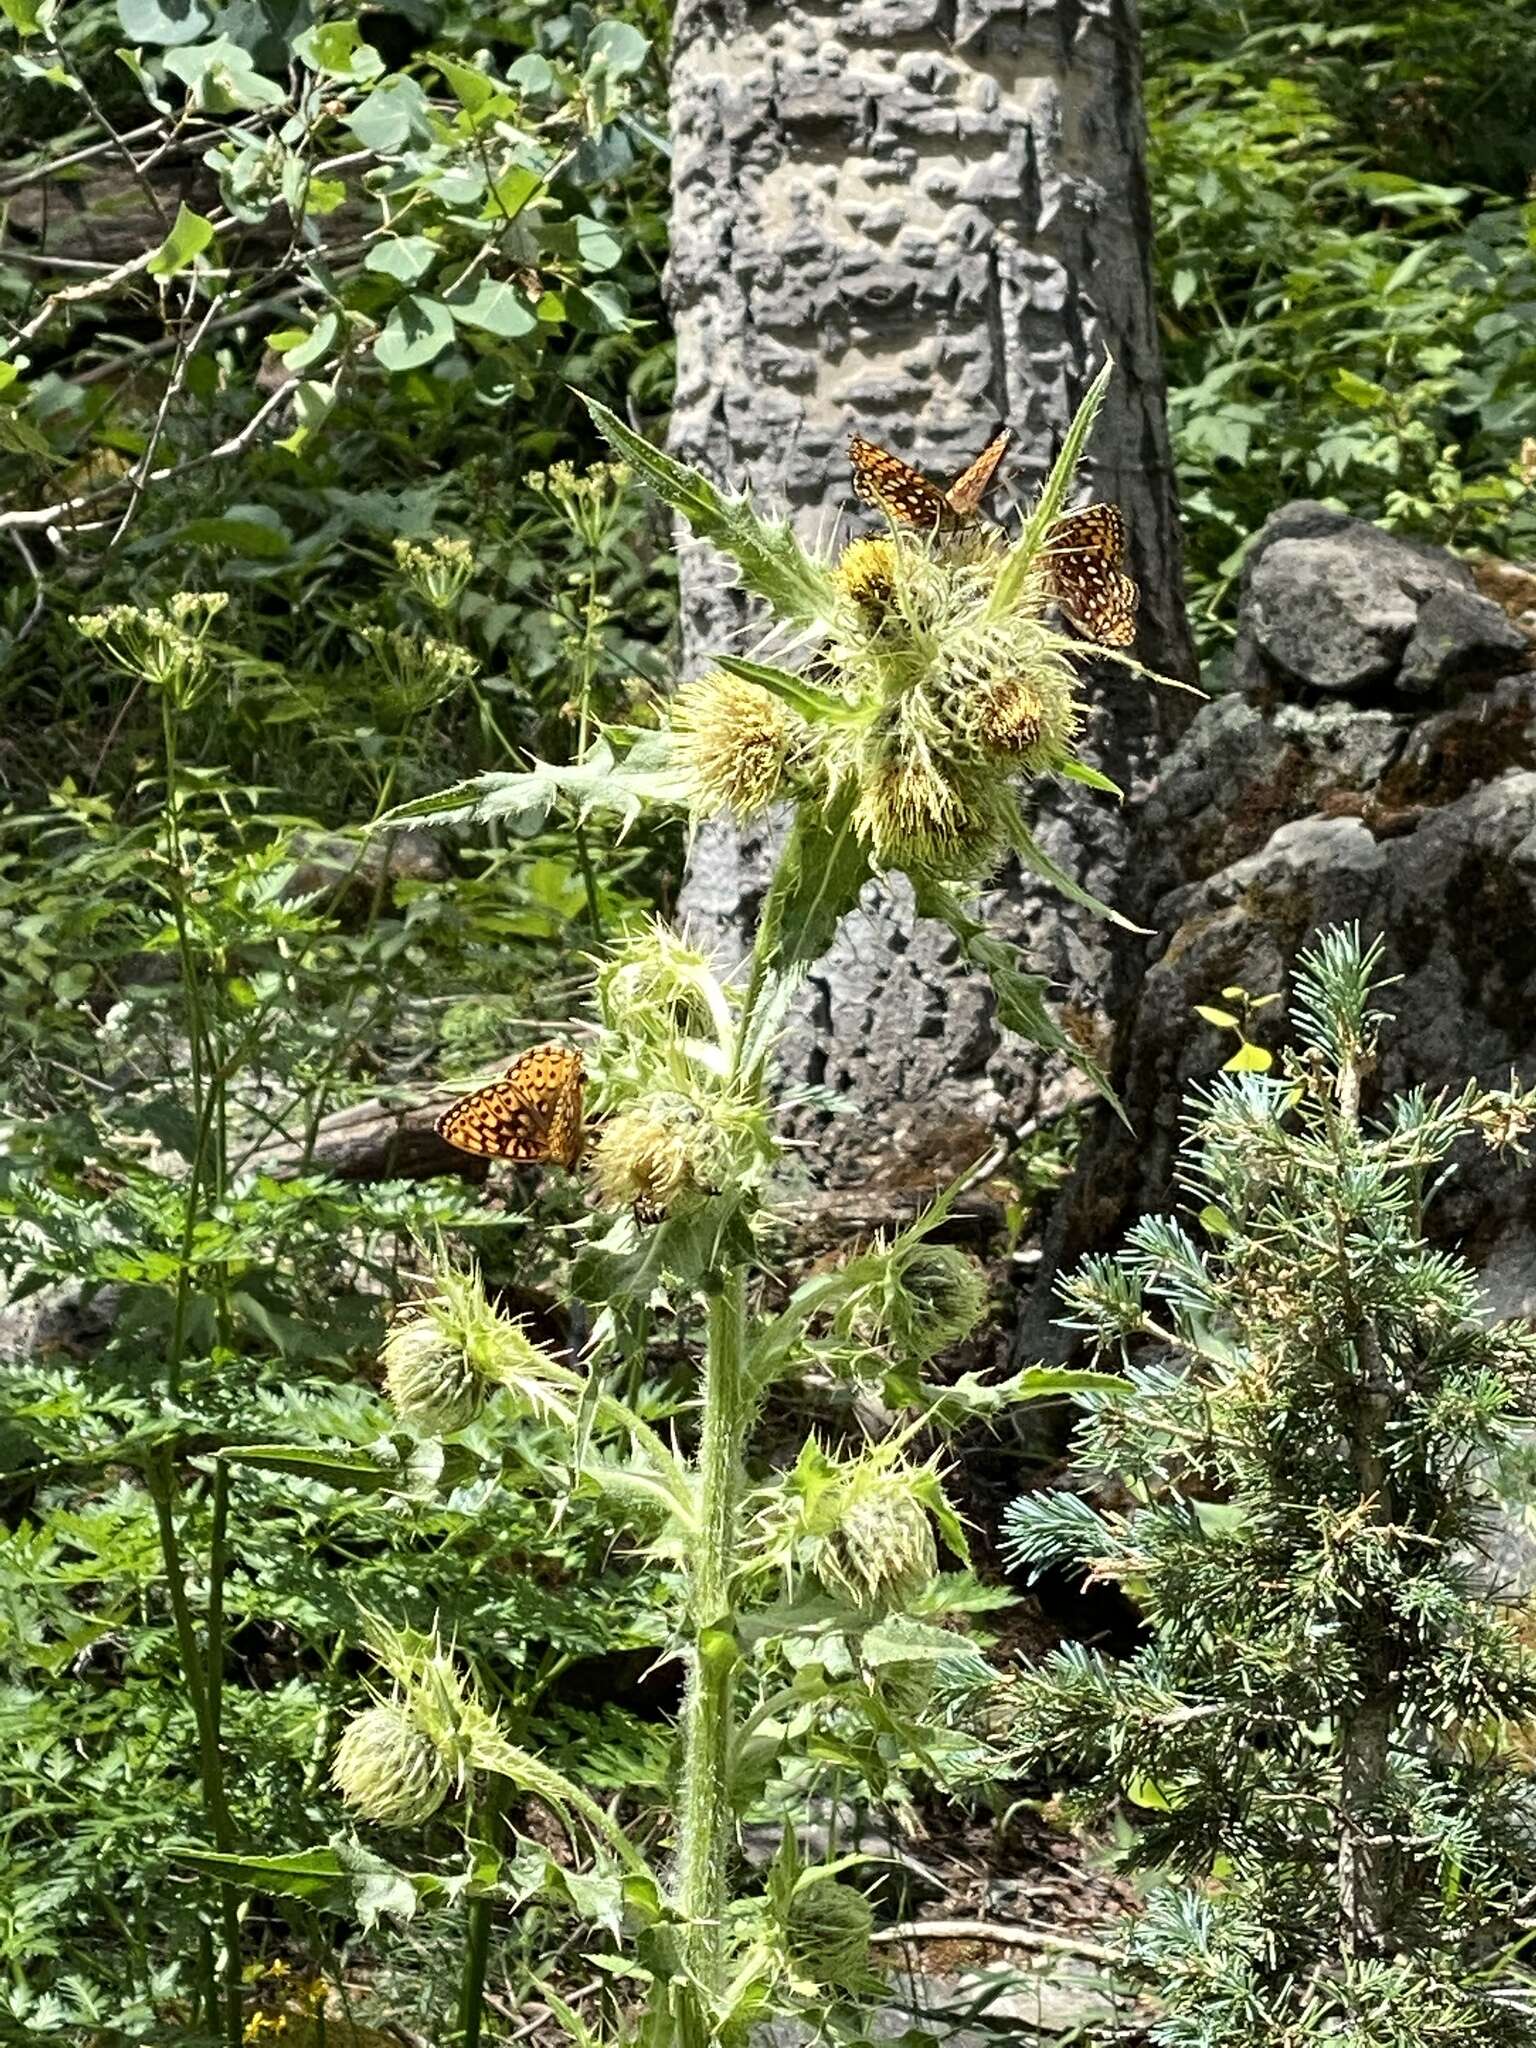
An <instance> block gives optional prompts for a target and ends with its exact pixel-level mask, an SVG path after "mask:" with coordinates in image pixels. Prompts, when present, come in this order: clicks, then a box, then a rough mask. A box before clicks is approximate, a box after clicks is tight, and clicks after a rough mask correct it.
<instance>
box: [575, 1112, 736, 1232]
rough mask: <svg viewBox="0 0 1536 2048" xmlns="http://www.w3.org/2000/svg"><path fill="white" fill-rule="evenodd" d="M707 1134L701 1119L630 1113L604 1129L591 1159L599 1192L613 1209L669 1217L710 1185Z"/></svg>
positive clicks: (611, 1122)
mask: <svg viewBox="0 0 1536 2048" xmlns="http://www.w3.org/2000/svg"><path fill="white" fill-rule="evenodd" d="M708 1151H709V1146H708V1141H707V1134H706V1132H705V1130H704V1127H703V1126H702V1125H701V1124H700V1123H698V1122H697V1121H696V1120H694V1119H691V1118H688V1117H685V1116H683V1115H681V1114H669V1113H667V1112H664V1111H658V1110H656V1109H652V1108H640V1109H632V1110H627V1111H625V1112H624V1113H623V1114H622V1115H620V1116H616V1117H613V1118H612V1119H611V1120H610V1121H609V1122H608V1123H607V1124H606V1125H605V1126H604V1127H603V1131H602V1134H601V1136H600V1137H599V1138H598V1141H597V1145H596V1148H595V1150H594V1152H593V1155H592V1169H593V1173H594V1175H595V1176H596V1180H597V1186H598V1192H599V1193H600V1195H601V1196H602V1199H603V1201H604V1203H605V1204H606V1205H607V1206H608V1207H609V1208H613V1209H635V1210H637V1211H638V1212H639V1213H640V1214H641V1215H642V1216H645V1217H649V1218H652V1219H658V1218H660V1217H663V1216H669V1215H670V1214H671V1213H672V1211H673V1210H674V1209H675V1208H676V1206H677V1204H678V1203H679V1202H680V1201H681V1200H682V1199H683V1198H684V1197H685V1196H687V1195H689V1194H692V1193H694V1192H696V1191H697V1190H699V1189H700V1188H702V1187H704V1186H706V1185H707V1184H708V1181H709V1178H710V1164H711V1162H710V1161H709V1160H708V1158H707V1156H706V1155H707V1153H708Z"/></svg>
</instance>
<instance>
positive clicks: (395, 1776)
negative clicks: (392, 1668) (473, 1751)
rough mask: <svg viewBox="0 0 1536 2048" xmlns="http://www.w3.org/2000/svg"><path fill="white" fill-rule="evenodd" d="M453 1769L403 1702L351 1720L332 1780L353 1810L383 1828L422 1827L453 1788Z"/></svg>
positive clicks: (368, 1710) (373, 1709)
mask: <svg viewBox="0 0 1536 2048" xmlns="http://www.w3.org/2000/svg"><path fill="white" fill-rule="evenodd" d="M453 1779H454V1772H453V1766H452V1764H451V1763H450V1762H449V1760H448V1759H447V1758H446V1757H444V1755H443V1753H442V1751H441V1750H440V1749H439V1748H438V1746H437V1744H436V1743H435V1742H434V1741H433V1740H432V1737H431V1736H430V1735H428V1734H427V1733H426V1731H425V1730H424V1729H423V1728H422V1727H421V1726H420V1724H419V1723H418V1722H417V1721H416V1720H415V1719H414V1718H413V1716H412V1714H411V1712H410V1709H409V1707H408V1706H406V1705H405V1704H404V1703H403V1702H401V1701H390V1702H386V1703H383V1704H381V1705H379V1706H376V1707H368V1708H365V1709H364V1711H363V1712H362V1713H361V1714H359V1715H357V1717H356V1718H355V1719H354V1720H352V1721H350V1722H349V1723H348V1724H347V1727H346V1729H345V1731H344V1733H343V1735H342V1738H341V1741H340V1742H339V1743H338V1744H337V1745H336V1756H335V1759H334V1761H333V1762H332V1765H331V1780H332V1783H333V1784H334V1785H335V1786H336V1788H337V1790H338V1791H339V1792H340V1793H341V1796H342V1798H343V1799H345V1800H346V1802H347V1804H348V1806H350V1807H351V1808H352V1810H353V1812H354V1813H356V1814H357V1815H358V1816H359V1817H360V1818H361V1819H363V1820H370V1821H373V1822H375V1823H376V1824H377V1825H378V1826H380V1827H388V1828H411V1827H419V1826H420V1825H421V1823H422V1822H423V1821H426V1820H430V1819H431V1818H432V1816H433V1814H434V1813H436V1812H437V1809H438V1808H439V1807H440V1806H441V1805H442V1803H443V1801H444V1800H445V1799H446V1798H447V1797H448V1794H449V1792H450V1791H451V1790H452V1788H453Z"/></svg>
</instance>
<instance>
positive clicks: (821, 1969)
mask: <svg viewBox="0 0 1536 2048" xmlns="http://www.w3.org/2000/svg"><path fill="white" fill-rule="evenodd" d="M874 1925H875V1915H874V1909H873V1907H872V1906H871V1905H870V1903H869V1900H868V1899H867V1898H866V1897H865V1896H864V1894H863V1892H861V1891H856V1890H855V1889H854V1887H853V1886H852V1885H851V1884H841V1883H839V1882H838V1880H837V1879H836V1878H835V1877H826V1878H820V1879H818V1880H816V1881H815V1882H814V1883H810V1884H801V1885H800V1886H799V1887H797V1889H796V1891H795V1893H794V1896H793V1897H792V1898H791V1899H790V1901H789V1906H788V1909H787V1911H786V1913H785V1916H784V1949H785V1954H786V1955H787V1957H788V1959H789V1964H790V1967H791V1969H792V1970H794V1972H795V1974H796V1975H797V1976H800V1977H805V1978H807V1979H809V1980H810V1982H811V1983H813V1984H828V1985H844V1986H845V1985H847V1984H848V1983H849V1982H850V1981H851V1980H853V1979H856V1978H858V1977H860V1976H862V1974H863V1973H864V1971H865V1970H866V1969H867V1968H868V1965H869V1942H870V1936H871V1934H872V1933H873V1932H874Z"/></svg>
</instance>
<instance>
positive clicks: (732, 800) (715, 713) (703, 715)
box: [671, 669, 807, 819]
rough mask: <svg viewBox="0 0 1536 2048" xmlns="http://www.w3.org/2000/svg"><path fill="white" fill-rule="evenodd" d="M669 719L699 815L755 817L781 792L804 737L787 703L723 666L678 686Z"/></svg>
mask: <svg viewBox="0 0 1536 2048" xmlns="http://www.w3.org/2000/svg"><path fill="white" fill-rule="evenodd" d="M671 716H672V731H673V733H674V735H675V736H676V738H677V742H678V753H679V758H680V760H681V762H682V765H683V768H684V772H685V773H686V774H687V776H688V777H689V780H690V782H691V785H692V792H693V808H694V810H695V812H696V813H697V814H698V815H699V816H700V817H711V816H713V815H714V814H715V813H716V812H719V811H729V812H731V813H732V815H733V816H735V817H737V818H741V819H748V818H755V817H758V816H759V815H760V814H761V813H762V812H763V811H765V810H767V808H768V806H769V805H770V804H771V803H773V802H774V800H775V799H776V798H777V797H778V796H779V795H780V794H781V792H782V790H783V787H784V784H785V780H786V778H787V776H788V774H789V771H790V769H791V768H792V766H793V764H794V762H795V760H796V759H797V757H798V755H799V754H800V752H801V750H802V749H803V747H804V745H805V742H806V739H807V729H806V725H805V721H804V720H803V719H802V718H800V717H799V716H798V715H797V714H796V713H795V712H793V711H791V710H790V709H789V707H788V706H787V705H785V704H782V703H780V701H779V699H778V698H777V697H775V696H773V695H772V693H771V692H770V691H767V690H764V689H760V688H759V687H758V685H757V684H756V683H749V682H744V681H743V680H742V679H741V678H740V677H739V676H732V675H727V674H726V673H725V671H724V670H723V669H712V670H711V671H710V672H709V674H708V675H706V676H701V677H700V678H699V680H698V681H697V682H693V683H685V684H684V685H683V687H682V688H681V689H680V690H679V691H678V693H677V695H676V696H675V697H674V698H673V700H672V714H671Z"/></svg>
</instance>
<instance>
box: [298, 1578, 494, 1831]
mask: <svg viewBox="0 0 1536 2048" xmlns="http://www.w3.org/2000/svg"><path fill="white" fill-rule="evenodd" d="M365 1621H366V1641H367V1644H368V1647H369V1649H370V1650H372V1651H373V1653H374V1655H375V1656H376V1657H377V1658H378V1660H379V1662H380V1663H381V1664H382V1665H383V1666H384V1668H385V1670H386V1671H388V1673H389V1675H390V1677H391V1678H392V1679H393V1680H394V1690H393V1692H392V1694H391V1695H390V1697H389V1698H388V1699H379V1700H377V1701H376V1702H375V1704H374V1705H373V1706H371V1707H368V1708H365V1709H364V1710H363V1712H362V1713H360V1714H358V1715H357V1716H355V1717H354V1719H353V1720H352V1721H351V1722H350V1723H349V1724H348V1726H347V1728H346V1730H345V1732H344V1733H343V1735H342V1738H341V1741H340V1742H339V1743H338V1744H337V1748H336V1756H335V1760H334V1762H333V1764H332V1767H331V1776H332V1778H333V1780H334V1781H335V1783H336V1785H337V1787H338V1789H339V1790H340V1791H341V1794H342V1796H343V1798H345V1800H346V1801H347V1803H348V1805H349V1806H351V1807H352V1808H353V1809H354V1811H356V1812H357V1813H359V1814H361V1815H362V1816H363V1818H364V1819H365V1820H373V1821H377V1822H379V1823H380V1825H382V1826H388V1827H411V1826H415V1825H417V1824H418V1823H419V1822H421V1821H423V1820H426V1819H428V1818H429V1817H430V1816H431V1815H432V1814H434V1813H435V1812H436V1811H437V1809H438V1807H440V1806H441V1805H442V1803H443V1801H444V1800H445V1799H446V1798H447V1796H448V1794H449V1792H450V1791H452V1790H455V1789H457V1788H458V1787H461V1786H462V1785H463V1784H464V1782H465V1780H466V1778H467V1777H468V1775H469V1773H470V1770H471V1769H472V1768H473V1766H474V1765H475V1763H476V1761H477V1758H478V1759H479V1760H482V1761H483V1760H484V1759H485V1758H486V1757H487V1756H488V1755H489V1754H490V1753H491V1751H492V1749H493V1747H494V1744H495V1741H496V1739H497V1731H496V1724H495V1720H494V1718H493V1717H492V1716H491V1715H490V1714H488V1713H487V1712H486V1710H485V1708H484V1707H483V1706H482V1705H481V1704H480V1702H479V1700H478V1699H477V1698H476V1697H475V1694H474V1691H473V1689H472V1687H471V1686H470V1684H469V1682H468V1680H467V1679H466V1678H465V1675H464V1673H463V1672H462V1671H461V1670H460V1668H459V1665H458V1663H457V1661H456V1660H455V1658H454V1656H453V1654H452V1652H451V1651H450V1650H448V1649H445V1648H444V1646H443V1643H442V1639H441V1638H440V1637H439V1635H438V1634H437V1631H436V1630H435V1629H434V1630H433V1632H432V1634H431V1635H422V1634H421V1633H420V1632H419V1631H417V1630H415V1629H405V1628H395V1627H392V1626H391V1624H390V1623H388V1622H386V1621H384V1620H383V1619H382V1618H381V1617H380V1616H378V1615H368V1616H365Z"/></svg>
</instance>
